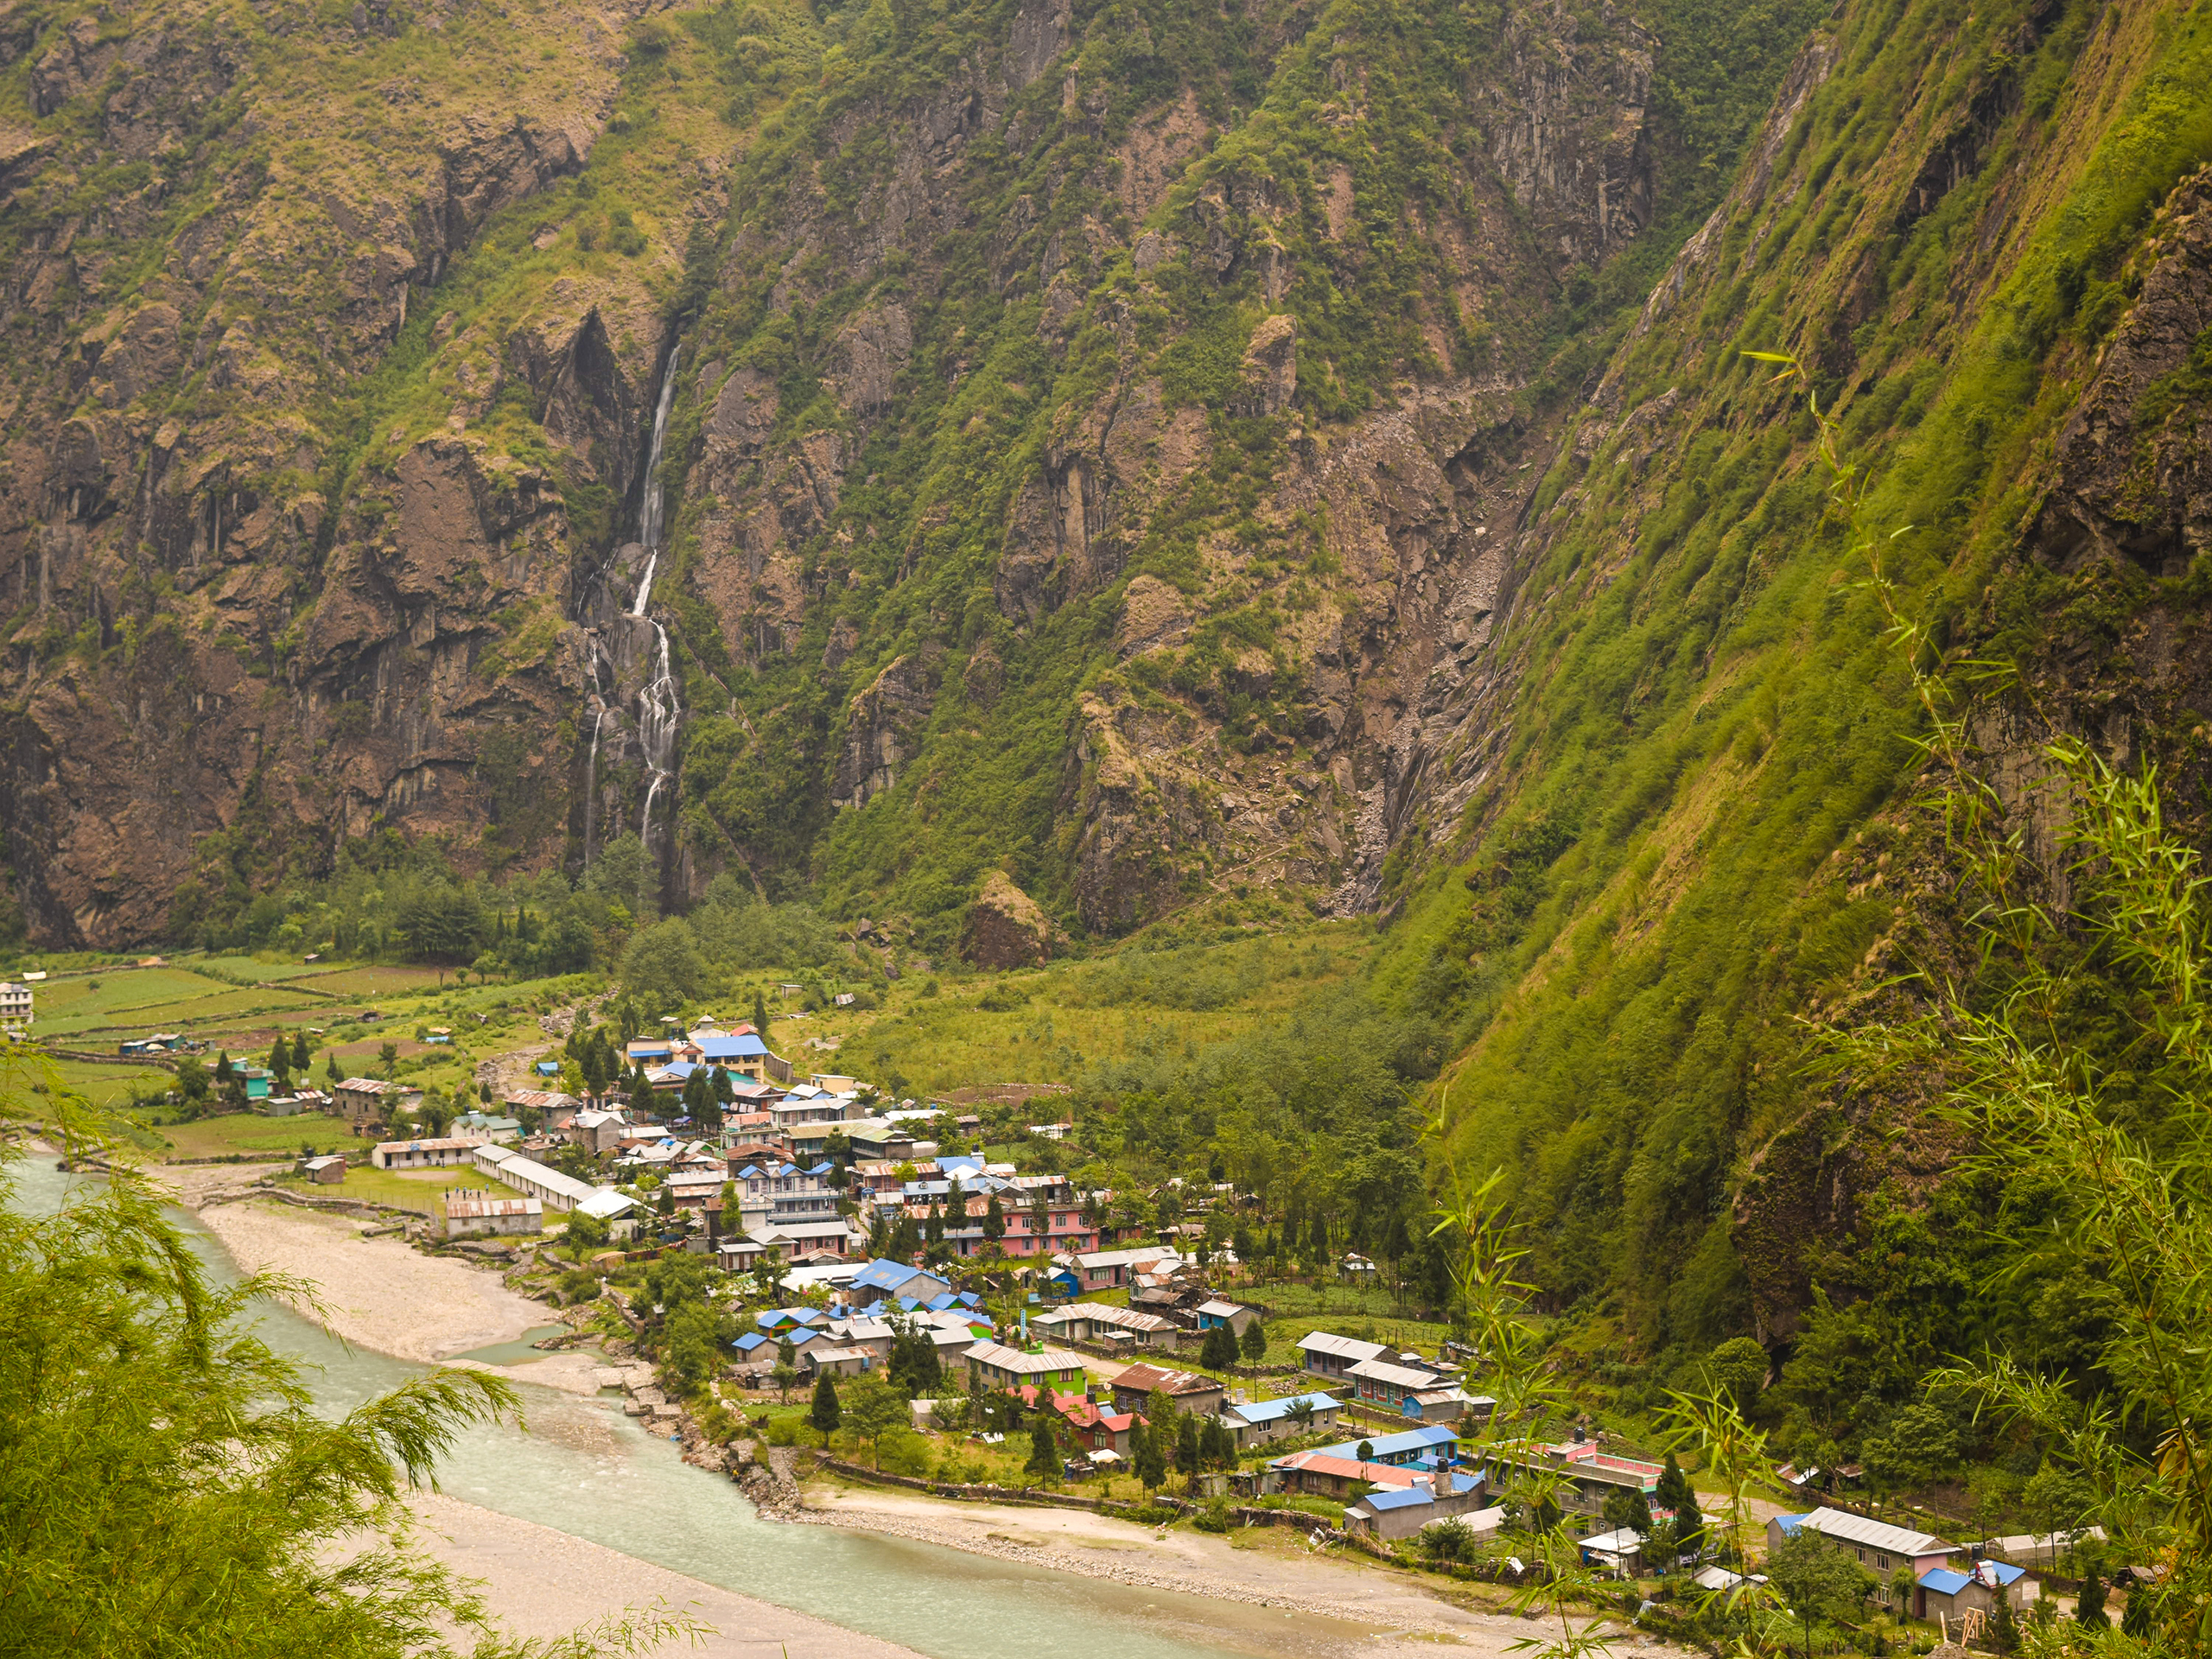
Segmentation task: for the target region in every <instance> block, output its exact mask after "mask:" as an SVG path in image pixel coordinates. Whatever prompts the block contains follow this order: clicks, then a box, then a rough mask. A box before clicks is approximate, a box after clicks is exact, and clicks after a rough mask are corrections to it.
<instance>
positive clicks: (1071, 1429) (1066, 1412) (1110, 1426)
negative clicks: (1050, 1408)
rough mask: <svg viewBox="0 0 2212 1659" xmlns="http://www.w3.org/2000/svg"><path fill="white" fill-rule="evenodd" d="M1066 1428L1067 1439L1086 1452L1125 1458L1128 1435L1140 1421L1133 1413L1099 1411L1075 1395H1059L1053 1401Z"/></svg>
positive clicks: (1087, 1401) (1127, 1448)
mask: <svg viewBox="0 0 2212 1659" xmlns="http://www.w3.org/2000/svg"><path fill="white" fill-rule="evenodd" d="M1053 1404H1054V1405H1055V1406H1056V1407H1057V1408H1058V1411H1059V1414H1060V1415H1061V1417H1062V1418H1064V1419H1065V1421H1066V1422H1067V1426H1068V1437H1069V1439H1071V1440H1073V1441H1074V1442H1075V1444H1076V1446H1077V1447H1078V1448H1079V1449H1081V1450H1082V1451H1084V1452H1089V1453H1093V1454H1095V1453H1097V1452H1112V1453H1114V1455H1115V1456H1116V1457H1117V1458H1126V1457H1128V1455H1129V1432H1130V1430H1131V1429H1133V1428H1134V1427H1135V1426H1136V1425H1137V1424H1138V1423H1140V1422H1141V1421H1144V1420H1143V1419H1142V1418H1141V1417H1140V1416H1139V1415H1138V1414H1136V1413H1135V1412H1133V1411H1101V1410H1100V1409H1099V1408H1097V1407H1096V1405H1094V1404H1092V1403H1091V1402H1090V1401H1089V1400H1086V1399H1084V1398H1082V1397H1081V1396H1080V1395H1060V1396H1059V1398H1058V1400H1056V1401H1054V1402H1053Z"/></svg>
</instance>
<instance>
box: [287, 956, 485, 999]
mask: <svg viewBox="0 0 2212 1659" xmlns="http://www.w3.org/2000/svg"><path fill="white" fill-rule="evenodd" d="M451 978H452V976H451V975H449V974H447V975H441V974H440V973H439V972H438V970H437V969H435V968H391V967H385V966H382V965H378V966H376V967H370V968H340V969H336V970H335V971H333V970H331V969H327V968H325V967H324V966H323V964H322V963H316V964H315V971H314V976H313V977H312V978H308V979H302V981H301V982H300V983H301V984H302V987H303V988H306V989H308V990H313V991H322V992H325V993H327V994H328V995H333V996H341V997H360V996H399V995H406V994H408V993H410V992H414V991H423V990H433V991H435V990H436V989H437V988H438V987H439V985H440V984H441V982H448V981H450V980H451Z"/></svg>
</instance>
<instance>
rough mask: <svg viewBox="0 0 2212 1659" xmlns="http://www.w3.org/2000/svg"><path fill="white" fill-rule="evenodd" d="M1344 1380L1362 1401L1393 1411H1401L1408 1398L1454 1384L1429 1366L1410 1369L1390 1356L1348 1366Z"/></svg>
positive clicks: (1399, 1359) (1402, 1361)
mask: <svg viewBox="0 0 2212 1659" xmlns="http://www.w3.org/2000/svg"><path fill="white" fill-rule="evenodd" d="M1344 1376H1345V1378H1346V1380H1347V1381H1349V1382H1350V1383H1351V1385H1352V1387H1353V1388H1354V1389H1356V1390H1357V1393H1358V1395H1359V1397H1360V1398H1361V1399H1362V1400H1364V1401H1366V1402H1368V1403H1369V1404H1370V1405H1377V1406H1386V1407H1388V1408H1390V1409H1391V1410H1393V1411H1396V1410H1399V1409H1401V1408H1402V1407H1403V1405H1404V1402H1405V1401H1406V1399H1407V1397H1408V1395H1416V1394H1424V1393H1427V1392H1428V1391H1429V1390H1430V1389H1440V1388H1443V1387H1445V1386H1446V1385H1447V1384H1448V1383H1450V1382H1451V1378H1449V1377H1448V1376H1439V1375H1438V1374H1437V1373H1436V1372H1435V1371H1433V1370H1430V1369H1429V1368H1428V1367H1427V1366H1426V1365H1408V1364H1407V1363H1404V1358H1403V1357H1402V1356H1401V1355H1397V1354H1392V1353H1388V1352H1385V1353H1383V1354H1381V1355H1378V1356H1377V1357H1375V1358H1373V1359H1363V1360H1361V1361H1359V1362H1357V1363H1356V1364H1351V1365H1347V1366H1346V1367H1345V1368H1344ZM1414 1415H1416V1416H1418V1415H1419V1413H1418V1412H1415V1413H1414Z"/></svg>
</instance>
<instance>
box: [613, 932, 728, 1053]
mask: <svg viewBox="0 0 2212 1659" xmlns="http://www.w3.org/2000/svg"><path fill="white" fill-rule="evenodd" d="M621 978H622V988H623V991H624V993H625V995H626V997H627V998H629V999H631V1000H632V1001H635V1002H637V1003H638V1004H639V1005H640V1006H641V1007H644V1008H645V1010H647V1011H648V1012H649V1013H652V1014H668V1013H671V1012H673V1011H674V1010H676V1009H677V1008H680V1007H683V1005H684V1004H685V1003H687V1002H691V1001H696V1000H697V999H698V997H699V996H700V995H701V994H702V992H703V991H704V990H705V989H706V986H707V963H706V958H705V957H702V956H701V955H700V954H699V947H698V945H697V944H696V942H695V941H694V940H693V938H692V937H691V929H690V925H689V924H687V923H685V922H683V921H680V920H677V919H675V918H671V919H670V920H668V921H664V922H656V923H655V924H654V925H652V926H651V927H647V928H642V929H640V930H639V931H638V932H637V934H636V935H635V936H634V937H632V939H631V941H630V944H629V947H628V948H627V949H626V950H624V951H623V953H622V967H621ZM625 1040H627V1039H625Z"/></svg>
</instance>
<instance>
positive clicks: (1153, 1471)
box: [1129, 1417, 1167, 1497]
mask: <svg viewBox="0 0 2212 1659" xmlns="http://www.w3.org/2000/svg"><path fill="white" fill-rule="evenodd" d="M1129 1450H1130V1454H1131V1458H1132V1460H1133V1461H1134V1462H1135V1464H1136V1466H1137V1484H1139V1485H1140V1486H1142V1487H1143V1488H1144V1490H1145V1496H1146V1497H1151V1496H1152V1494H1153V1493H1154V1492H1156V1491H1159V1490H1160V1488H1161V1487H1162V1486H1164V1485H1165V1484H1166V1483H1167V1459H1166V1455H1165V1454H1164V1453H1163V1452H1161V1451H1160V1431H1159V1430H1158V1429H1155V1428H1154V1427H1152V1426H1151V1425H1150V1424H1149V1423H1147V1421H1145V1420H1144V1419H1143V1418H1141V1417H1140V1418H1139V1419H1138V1420H1137V1421H1135V1423H1134V1424H1132V1425H1131V1426H1130V1429H1129Z"/></svg>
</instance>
